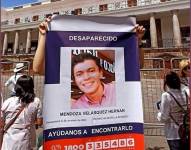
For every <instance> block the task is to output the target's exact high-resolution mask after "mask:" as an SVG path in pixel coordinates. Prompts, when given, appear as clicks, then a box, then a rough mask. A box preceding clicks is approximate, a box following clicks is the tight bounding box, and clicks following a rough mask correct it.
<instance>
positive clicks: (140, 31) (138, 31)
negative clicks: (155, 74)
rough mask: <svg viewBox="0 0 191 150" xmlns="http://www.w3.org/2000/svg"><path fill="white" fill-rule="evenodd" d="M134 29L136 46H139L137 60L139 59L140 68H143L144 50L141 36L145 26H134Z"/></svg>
mask: <svg viewBox="0 0 191 150" xmlns="http://www.w3.org/2000/svg"><path fill="white" fill-rule="evenodd" d="M135 30H136V33H137V37H138V46H139V61H140V68H143V66H144V50H143V48H142V38H143V36H144V34H145V28H144V27H143V26H140V25H138V24H137V25H136V26H135Z"/></svg>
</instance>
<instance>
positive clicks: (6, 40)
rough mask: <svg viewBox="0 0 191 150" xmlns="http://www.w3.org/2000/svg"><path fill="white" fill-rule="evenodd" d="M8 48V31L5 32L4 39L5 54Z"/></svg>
mask: <svg viewBox="0 0 191 150" xmlns="http://www.w3.org/2000/svg"><path fill="white" fill-rule="evenodd" d="M7 48H8V33H7V32H5V34H4V40H3V55H5V51H6V50H7Z"/></svg>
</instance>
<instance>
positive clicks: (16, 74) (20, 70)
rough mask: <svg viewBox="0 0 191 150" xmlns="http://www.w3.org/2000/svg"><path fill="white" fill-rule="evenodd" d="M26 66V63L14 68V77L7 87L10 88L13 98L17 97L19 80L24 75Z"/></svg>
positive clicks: (6, 84)
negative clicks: (16, 88) (16, 91)
mask: <svg viewBox="0 0 191 150" xmlns="http://www.w3.org/2000/svg"><path fill="white" fill-rule="evenodd" d="M24 68H25V66H24V63H17V64H16V67H15V68H14V70H13V72H14V75H12V76H11V77H10V78H9V79H8V80H7V81H6V82H5V86H6V87H8V88H9V89H10V90H11V96H15V89H14V88H15V85H16V82H17V79H18V78H19V77H20V76H22V75H23V70H24Z"/></svg>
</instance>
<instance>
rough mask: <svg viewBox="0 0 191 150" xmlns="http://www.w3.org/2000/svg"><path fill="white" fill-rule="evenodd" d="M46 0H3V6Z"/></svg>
mask: <svg viewBox="0 0 191 150" xmlns="http://www.w3.org/2000/svg"><path fill="white" fill-rule="evenodd" d="M40 1H45V0H1V7H4V8H7V7H14V6H20V5H23V4H27V3H34V2H40Z"/></svg>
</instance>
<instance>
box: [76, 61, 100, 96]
mask: <svg viewBox="0 0 191 150" xmlns="http://www.w3.org/2000/svg"><path fill="white" fill-rule="evenodd" d="M101 77H102V71H101V70H100V69H99V67H98V66H97V65H96V63H95V61H94V60H90V59H88V60H84V61H83V62H81V63H78V64H76V65H75V66H74V78H75V82H76V84H77V86H78V87H79V89H80V90H81V91H82V92H84V93H85V94H94V93H96V92H97V90H98V88H99V87H100V86H101V81H100V78H101Z"/></svg>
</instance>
